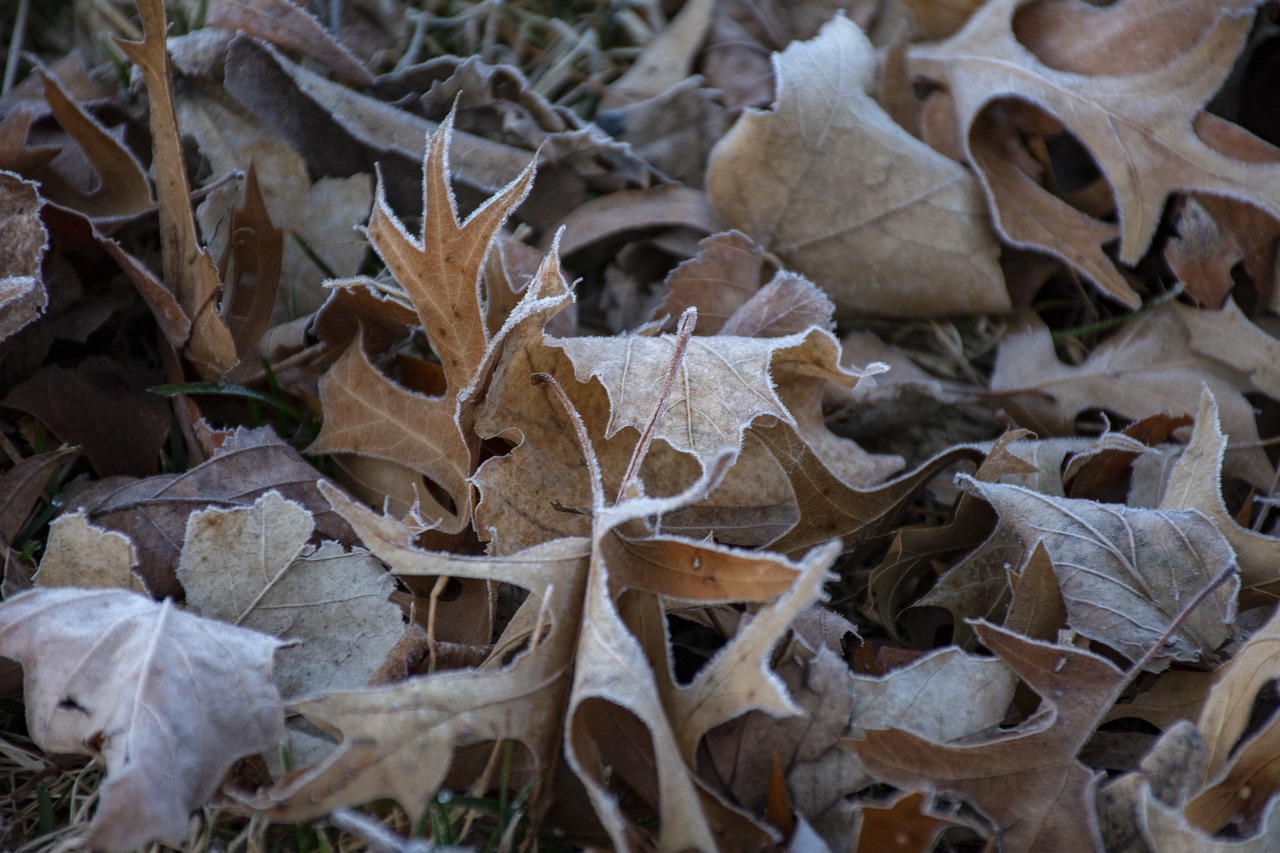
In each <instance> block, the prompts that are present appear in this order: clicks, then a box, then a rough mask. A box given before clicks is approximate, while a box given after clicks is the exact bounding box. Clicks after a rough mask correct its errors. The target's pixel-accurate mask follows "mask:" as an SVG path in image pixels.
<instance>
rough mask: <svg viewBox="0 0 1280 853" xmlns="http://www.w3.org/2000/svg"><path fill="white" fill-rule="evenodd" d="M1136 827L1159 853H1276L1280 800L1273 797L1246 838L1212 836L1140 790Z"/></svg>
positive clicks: (1279, 842)
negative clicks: (1254, 828) (1253, 829)
mask: <svg viewBox="0 0 1280 853" xmlns="http://www.w3.org/2000/svg"><path fill="white" fill-rule="evenodd" d="M1138 808H1139V810H1140V811H1139V812H1138V821H1139V823H1138V827H1139V830H1140V832H1141V833H1142V838H1143V840H1144V841H1145V842H1146V843H1147V844H1148V845H1149V849H1151V850H1159V851H1160V853H1277V851H1280V797H1273V798H1272V799H1271V800H1269V801H1268V802H1267V805H1266V808H1265V809H1264V810H1263V812H1262V813H1261V814H1260V815H1258V818H1257V822H1256V826H1257V828H1256V830H1255V831H1254V832H1253V833H1251V834H1250V835H1249V836H1248V837H1246V838H1234V837H1233V838H1223V837H1221V836H1218V835H1212V834H1210V833H1209V832H1206V831H1205V830H1204V829H1201V828H1200V827H1198V826H1196V825H1194V824H1193V823H1191V822H1190V821H1188V820H1187V817H1186V815H1185V814H1183V813H1182V812H1181V811H1180V810H1178V809H1176V808H1172V807H1170V806H1167V805H1165V804H1164V803H1162V802H1160V801H1159V800H1158V799H1157V798H1156V797H1155V796H1154V795H1152V794H1151V789H1150V787H1149V786H1144V787H1143V788H1142V795H1141V797H1140V798H1139V799H1138Z"/></svg>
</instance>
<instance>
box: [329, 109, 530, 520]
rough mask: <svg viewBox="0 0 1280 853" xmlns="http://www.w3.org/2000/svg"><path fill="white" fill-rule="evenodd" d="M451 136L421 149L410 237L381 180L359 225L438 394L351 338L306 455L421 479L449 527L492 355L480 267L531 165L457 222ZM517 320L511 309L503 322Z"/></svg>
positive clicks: (457, 512)
mask: <svg viewBox="0 0 1280 853" xmlns="http://www.w3.org/2000/svg"><path fill="white" fill-rule="evenodd" d="M451 133H452V121H451V120H449V121H446V122H445V123H444V125H442V127H441V129H440V131H439V132H437V133H436V135H435V136H433V137H432V138H431V140H430V143H429V144H428V147H427V155H426V158H425V159H424V161H423V175H424V190H423V192H424V194H425V195H424V202H423V204H424V208H425V210H426V215H425V216H424V218H423V221H422V231H421V234H420V236H419V237H418V238H416V239H415V238H414V237H412V236H410V235H409V233H408V232H407V231H406V230H405V228H404V226H403V224H402V223H401V222H400V220H398V219H397V218H396V217H395V214H393V213H392V212H391V209H390V207H388V205H387V199H386V195H385V192H384V188H383V184H382V183H379V185H378V192H377V200H376V203H375V205H374V212H373V217H372V219H371V220H370V222H369V229H368V235H369V241H370V243H371V245H373V247H374V248H375V249H376V250H377V251H378V252H379V254H380V255H381V256H382V258H383V260H384V261H385V262H386V263H387V266H388V269H389V270H390V271H391V273H392V274H393V275H394V276H395V278H396V281H397V282H399V283H400V285H401V286H402V287H403V288H404V291H405V294H406V296H407V297H408V300H409V302H410V304H411V305H412V306H413V307H414V309H415V311H416V312H417V316H418V320H419V322H420V323H421V324H422V327H423V329H424V330H425V331H426V334H427V338H428V340H429V341H430V343H431V346H432V349H433V351H434V352H435V354H436V355H437V356H438V357H439V359H440V370H441V372H442V373H443V377H442V378H443V380H444V386H445V387H444V389H443V393H438V394H435V395H432V396H427V395H424V394H418V393H415V392H413V391H411V390H409V389H406V388H404V387H402V386H400V385H397V384H395V383H393V382H391V381H390V380H388V379H387V378H386V377H385V376H383V375H382V374H381V373H380V372H379V371H377V370H375V369H374V367H373V365H372V364H371V363H370V362H369V360H368V357H367V355H366V354H365V352H364V349H363V347H362V344H361V342H359V341H357V342H354V343H352V344H351V345H350V346H348V347H347V351H346V353H345V354H344V355H343V357H342V359H341V360H340V361H339V363H338V364H337V365H336V366H335V367H334V369H333V370H330V371H329V372H328V373H326V374H325V376H324V378H323V379H322V380H321V384H320V394H321V404H322V406H323V407H324V409H325V412H326V417H325V421H324V425H323V426H322V428H321V431H320V435H319V436H317V437H316V440H315V442H314V443H313V444H312V445H311V448H310V452H312V453H356V454H360V455H365V456H372V457H375V458H379V459H385V460H388V461H392V462H396V463H399V464H402V465H404V466H406V467H408V468H410V469H412V470H414V471H416V472H418V473H419V474H422V475H424V476H426V477H428V478H430V479H431V480H432V481H433V482H434V483H436V484H437V485H439V486H440V487H441V488H442V489H444V491H445V493H446V494H447V495H448V496H449V498H450V500H451V502H452V506H451V507H446V509H447V510H448V511H449V512H450V514H451V515H452V517H447V516H446V517H442V518H440V519H439V520H438V522H437V523H439V524H440V525H441V529H442V530H444V531H446V532H452V533H456V532H459V531H461V530H462V529H464V528H465V527H466V526H467V525H468V523H469V522H470V520H471V489H470V486H469V484H468V482H467V478H468V477H469V476H470V475H471V474H472V472H473V471H474V469H475V467H476V463H477V459H478V453H479V447H478V444H479V442H478V440H477V438H476V436H475V434H474V432H473V431H472V428H471V427H472V423H473V418H474V414H473V411H474V402H472V401H471V398H473V397H474V396H475V395H476V394H477V392H478V391H479V390H480V389H481V387H482V386H483V384H484V383H485V382H486V381H487V380H488V376H489V371H490V370H492V369H493V364H494V361H495V354H496V350H495V345H494V342H493V340H491V338H490V335H489V332H488V328H487V326H486V322H485V321H486V317H485V311H484V307H483V300H482V294H481V290H480V286H481V272H482V270H483V268H484V263H485V257H486V255H487V254H488V252H489V250H490V247H491V245H492V242H493V239H494V236H495V235H496V234H497V232H498V229H499V228H500V227H501V226H502V223H503V222H504V221H505V220H506V218H507V217H508V216H510V214H511V211H512V209H513V208H515V206H516V205H518V204H519V203H520V200H521V199H523V198H524V196H525V195H526V194H527V193H528V191H529V186H530V184H531V183H532V181H533V167H532V165H530V166H529V167H528V168H526V169H525V171H524V172H523V173H521V174H520V175H519V176H518V177H517V178H516V180H514V181H513V182H512V183H511V184H509V185H508V186H507V187H506V188H504V189H503V190H502V191H501V192H500V193H498V194H497V195H495V196H493V197H492V198H491V199H490V200H489V201H488V202H486V203H485V204H484V205H483V206H482V207H480V208H479V209H478V210H476V211H475V212H474V213H472V214H471V215H470V216H469V217H468V218H467V219H466V221H465V222H461V223H460V222H459V221H458V214H457V207H456V204H455V202H454V199H453V191H452V189H451V188H450V186H449V182H448V174H449V171H448V159H447V158H448V149H449V140H450V137H451ZM538 295H539V294H538V293H537V292H536V288H533V287H530V288H529V290H528V291H526V294H525V298H526V299H528V300H530V301H531V302H532V301H536V299H537V298H538ZM522 317H523V312H521V311H520V309H519V308H517V309H515V311H513V314H512V316H511V317H509V318H508V325H510V324H514V323H516V322H519V321H520V319H521V318H522ZM498 335H499V336H501V335H502V332H499V333H498ZM432 521H437V520H436V519H432Z"/></svg>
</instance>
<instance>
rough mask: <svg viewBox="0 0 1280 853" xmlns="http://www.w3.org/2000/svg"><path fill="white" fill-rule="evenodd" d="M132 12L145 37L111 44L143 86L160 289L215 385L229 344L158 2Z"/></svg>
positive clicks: (146, 1)
mask: <svg viewBox="0 0 1280 853" xmlns="http://www.w3.org/2000/svg"><path fill="white" fill-rule="evenodd" d="M138 11H139V13H140V14H141V16H142V21H143V30H144V32H145V36H144V38H143V40H142V41H140V42H131V41H119V42H117V44H119V46H120V49H121V50H123V51H124V52H125V55H126V56H128V57H129V59H130V60H132V61H133V63H134V64H135V65H137V66H138V69H139V70H140V71H141V72H142V75H143V77H144V78H145V79H146V81H147V96H148V99H149V102H150V113H151V136H152V147H153V152H152V154H153V157H154V160H155V168H156V198H157V200H158V201H159V205H160V221H161V227H160V234H161V238H162V239H161V248H162V250H163V254H164V258H163V267H164V283H165V286H166V287H168V288H169V290H171V291H172V292H173V294H174V295H175V296H176V297H177V299H178V304H180V305H181V306H182V310H183V311H184V312H185V313H186V315H187V316H188V317H190V318H191V340H190V342H189V344H188V354H189V355H190V357H191V360H192V362H193V363H194V364H195V366H196V368H197V369H198V370H199V371H200V375H201V376H202V377H204V378H205V379H210V380H215V379H220V378H221V377H222V375H223V374H225V373H226V372H227V371H228V370H230V369H231V368H232V367H234V366H235V363H236V349H235V342H234V341H233V340H232V339H231V332H230V331H228V329H227V327H226V324H225V323H224V322H223V319H222V317H221V316H220V315H219V313H218V304H217V298H218V293H219V291H220V290H221V286H222V284H221V282H220V281H219V279H218V271H217V269H216V268H215V267H214V264H213V259H212V258H211V257H210V256H209V253H208V251H206V250H205V249H204V247H203V246H201V245H200V239H199V236H198V235H197V233H196V223H195V216H194V214H193V213H192V211H191V199H190V196H191V185H190V183H189V182H188V181H187V170H186V162H185V160H184V158H183V154H182V140H181V138H180V136H179V133H178V119H177V116H176V115H175V113H174V108H173V88H172V82H173V75H172V72H171V70H170V65H171V63H170V61H169V54H168V52H167V51H166V50H165V30H166V24H165V17H164V4H163V3H162V2H161V0H139V3H138Z"/></svg>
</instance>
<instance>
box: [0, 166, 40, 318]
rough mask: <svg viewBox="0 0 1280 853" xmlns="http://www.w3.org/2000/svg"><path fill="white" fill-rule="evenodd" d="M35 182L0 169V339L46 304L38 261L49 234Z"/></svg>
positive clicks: (34, 316) (36, 315)
mask: <svg viewBox="0 0 1280 853" xmlns="http://www.w3.org/2000/svg"><path fill="white" fill-rule="evenodd" d="M40 206H41V200H40V193H39V191H38V190H37V189H36V185H35V184H33V183H31V182H29V181H24V180H23V179H22V178H20V177H18V176H17V175H15V174H13V173H12V172H0V228H3V229H4V233H5V235H6V238H5V241H4V249H3V251H2V252H0V341H3V340H4V339H5V338H8V337H10V336H12V335H13V334H14V333H16V332H17V331H18V330H19V329H21V328H22V327H23V326H26V325H27V324H29V323H31V322H33V321H34V320H35V319H36V318H37V317H39V316H40V315H41V314H43V313H44V310H45V308H46V307H47V306H48V304H49V294H48V292H47V291H46V289H45V284H44V280H43V278H44V277H43V275H42V273H41V269H40V267H41V261H42V260H43V259H44V255H45V251H46V250H47V249H48V247H49V234H48V232H47V231H46V230H45V228H44V226H43V225H42V224H41V223H40V216H39V213H40Z"/></svg>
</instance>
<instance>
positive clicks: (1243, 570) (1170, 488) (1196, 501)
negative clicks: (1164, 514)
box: [1160, 388, 1280, 589]
mask: <svg viewBox="0 0 1280 853" xmlns="http://www.w3.org/2000/svg"><path fill="white" fill-rule="evenodd" d="M1226 449H1227V438H1226V436H1224V435H1223V434H1222V428H1221V426H1220V423H1219V420H1218V403H1217V401H1216V400H1215V399H1214V395H1213V392H1212V391H1210V390H1209V389H1208V388H1203V389H1202V390H1201V393H1200V407H1199V411H1198V413H1197V414H1196V423H1195V429H1194V430H1192V433H1191V440H1190V441H1189V442H1188V443H1187V447H1186V449H1185V450H1183V452H1182V455H1181V456H1180V457H1179V458H1178V461H1177V463H1176V464H1175V465H1174V467H1173V470H1172V471H1171V472H1170V473H1169V480H1168V482H1167V484H1166V485H1165V490H1164V497H1163V499H1162V500H1161V502H1160V506H1161V508H1162V509H1172V510H1184V509H1195V510H1199V511H1200V512H1203V513H1204V514H1205V515H1207V516H1208V517H1209V518H1210V519H1211V520H1212V521H1213V523H1214V524H1215V525H1216V526H1217V528H1218V530H1220V531H1222V535H1223V536H1225V537H1226V540H1227V542H1228V543H1230V545H1231V547H1232V549H1233V550H1234V551H1235V554H1236V559H1237V560H1239V562H1240V584H1241V586H1243V587H1244V588H1246V589H1252V588H1259V587H1262V588H1265V587H1269V586H1272V585H1273V584H1275V583H1276V582H1277V581H1280V575H1277V566H1280V562H1277V561H1280V539H1276V538H1275V537H1273V536H1266V535H1263V534H1261V533H1256V532H1254V531H1252V530H1250V529H1248V528H1246V527H1241V526H1240V524H1239V523H1238V522H1237V521H1236V520H1235V519H1234V518H1232V516H1231V513H1229V512H1228V511H1227V507H1226V504H1224V503H1223V500H1222V459H1223V456H1224V454H1225V453H1226Z"/></svg>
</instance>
